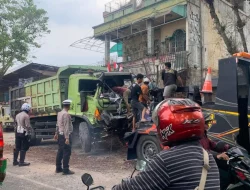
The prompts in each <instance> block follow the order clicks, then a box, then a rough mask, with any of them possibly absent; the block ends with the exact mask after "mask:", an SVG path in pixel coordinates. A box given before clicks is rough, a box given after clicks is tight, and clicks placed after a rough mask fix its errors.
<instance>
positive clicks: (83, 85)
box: [78, 79, 99, 95]
mask: <svg viewBox="0 0 250 190" xmlns="http://www.w3.org/2000/svg"><path fill="white" fill-rule="evenodd" d="M98 83H99V81H98V80H85V79H84V80H83V79H81V80H79V88H78V91H79V92H81V91H87V92H93V95H94V94H95V91H96V87H97V84H98ZM91 94H92V93H91Z"/></svg>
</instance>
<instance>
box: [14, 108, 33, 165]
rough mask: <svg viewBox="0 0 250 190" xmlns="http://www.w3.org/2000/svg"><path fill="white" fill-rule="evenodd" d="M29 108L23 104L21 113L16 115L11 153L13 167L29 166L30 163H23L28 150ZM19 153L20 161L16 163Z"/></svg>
mask: <svg viewBox="0 0 250 190" xmlns="http://www.w3.org/2000/svg"><path fill="white" fill-rule="evenodd" d="M30 110H31V106H30V105H29V104H27V103H24V104H23V105H22V107H21V112H20V113H19V114H17V115H16V123H17V125H16V128H15V149H14V151H13V153H14V154H13V157H14V158H13V165H14V166H17V165H19V166H20V167H21V166H29V165H30V163H28V162H24V160H25V157H26V152H27V151H28V150H29V147H30V143H29V134H30V131H31V125H30V117H29V113H30ZM19 152H20V161H19V162H18V155H19Z"/></svg>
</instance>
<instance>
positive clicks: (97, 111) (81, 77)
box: [10, 66, 132, 152]
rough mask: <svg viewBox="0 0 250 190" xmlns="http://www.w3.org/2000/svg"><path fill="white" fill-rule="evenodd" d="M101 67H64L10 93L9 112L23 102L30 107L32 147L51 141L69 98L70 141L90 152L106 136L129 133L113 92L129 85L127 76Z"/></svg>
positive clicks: (119, 101)
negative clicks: (48, 76) (64, 102)
mask: <svg viewBox="0 0 250 190" xmlns="http://www.w3.org/2000/svg"><path fill="white" fill-rule="evenodd" d="M103 70H105V68H103V67H89V66H67V67H62V68H60V69H59V71H58V73H57V75H56V76H53V77H50V78H47V79H43V80H39V81H35V82H32V83H29V84H26V85H25V86H24V87H22V88H13V89H11V90H10V97H11V98H10V99H11V100H10V101H11V113H12V116H15V115H16V113H18V112H19V111H20V107H21V105H22V104H23V103H24V102H27V103H30V104H31V106H32V115H31V125H32V129H33V130H32V140H31V142H32V144H34V145H35V144H39V143H40V142H41V140H42V139H51V138H53V136H54V134H55V130H56V120H57V113H58V112H59V111H60V110H61V109H62V107H61V102H62V101H63V100H65V99H71V100H72V105H71V108H70V110H69V113H70V115H71V117H72V122H73V126H74V132H73V134H72V141H73V144H75V145H78V144H79V145H81V147H82V149H83V150H84V152H90V151H91V147H92V144H94V143H95V142H100V141H103V140H106V139H107V137H110V136H113V135H118V136H119V137H123V135H124V133H125V132H127V131H130V130H131V123H132V121H131V120H132V119H131V118H127V110H126V106H125V104H124V102H123V99H122V97H120V96H119V95H118V94H115V93H114V92H113V91H112V87H114V86H124V85H125V84H131V81H132V76H131V74H130V73H122V72H117V73H116V72H112V73H105V72H103Z"/></svg>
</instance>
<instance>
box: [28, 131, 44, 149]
mask: <svg viewBox="0 0 250 190" xmlns="http://www.w3.org/2000/svg"><path fill="white" fill-rule="evenodd" d="M41 142H42V139H38V138H36V134H35V132H34V130H33V129H32V131H31V139H30V146H36V145H40V144H41Z"/></svg>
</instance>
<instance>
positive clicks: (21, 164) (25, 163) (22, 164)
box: [19, 162, 30, 167]
mask: <svg viewBox="0 0 250 190" xmlns="http://www.w3.org/2000/svg"><path fill="white" fill-rule="evenodd" d="M29 165H30V163H28V162H23V163H21V162H20V163H19V167H23V166H29Z"/></svg>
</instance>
